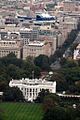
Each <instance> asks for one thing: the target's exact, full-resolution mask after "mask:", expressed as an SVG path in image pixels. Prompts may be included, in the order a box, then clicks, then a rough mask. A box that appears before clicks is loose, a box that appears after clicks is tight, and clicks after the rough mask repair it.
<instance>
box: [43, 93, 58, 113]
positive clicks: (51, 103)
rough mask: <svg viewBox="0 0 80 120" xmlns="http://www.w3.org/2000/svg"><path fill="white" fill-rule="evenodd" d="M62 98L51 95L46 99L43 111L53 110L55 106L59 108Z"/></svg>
mask: <svg viewBox="0 0 80 120" xmlns="http://www.w3.org/2000/svg"><path fill="white" fill-rule="evenodd" d="M59 102H60V98H59V96H58V95H56V94H53V93H49V95H47V96H45V97H44V101H43V109H44V110H45V112H46V111H48V110H50V109H53V108H54V107H55V106H58V105H59Z"/></svg>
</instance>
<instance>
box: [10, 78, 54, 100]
mask: <svg viewBox="0 0 80 120" xmlns="http://www.w3.org/2000/svg"><path fill="white" fill-rule="evenodd" d="M9 86H10V87H18V88H19V89H20V90H21V91H22V93H23V95H24V98H25V99H26V100H27V101H33V100H35V99H36V98H37V96H38V94H39V92H41V90H42V89H47V90H49V92H50V93H56V81H54V82H51V81H46V80H45V79H43V80H42V79H28V78H25V79H24V78H23V79H21V80H11V81H10V83H9Z"/></svg>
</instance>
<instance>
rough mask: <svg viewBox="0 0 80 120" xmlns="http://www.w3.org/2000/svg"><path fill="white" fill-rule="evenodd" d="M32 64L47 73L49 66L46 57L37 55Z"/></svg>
mask: <svg viewBox="0 0 80 120" xmlns="http://www.w3.org/2000/svg"><path fill="white" fill-rule="evenodd" d="M34 63H35V65H36V66H38V67H40V68H41V70H43V71H48V70H49V69H50V66H49V58H48V56H46V55H39V56H38V57H36V58H35V60H34Z"/></svg>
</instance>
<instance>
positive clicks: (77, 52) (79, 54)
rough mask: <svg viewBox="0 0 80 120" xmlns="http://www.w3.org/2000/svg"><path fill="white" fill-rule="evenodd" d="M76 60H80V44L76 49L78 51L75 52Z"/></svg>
mask: <svg viewBox="0 0 80 120" xmlns="http://www.w3.org/2000/svg"><path fill="white" fill-rule="evenodd" d="M73 59H74V60H79V59H80V44H79V45H78V46H77V47H76V50H74V56H73Z"/></svg>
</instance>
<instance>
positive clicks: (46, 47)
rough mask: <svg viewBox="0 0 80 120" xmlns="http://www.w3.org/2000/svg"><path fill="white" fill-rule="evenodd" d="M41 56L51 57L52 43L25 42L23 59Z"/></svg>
mask: <svg viewBox="0 0 80 120" xmlns="http://www.w3.org/2000/svg"><path fill="white" fill-rule="evenodd" d="M40 54H43V55H47V56H50V55H51V47H50V43H47V42H45V41H29V40H27V39H25V40H24V46H23V59H26V57H27V56H33V57H37V56H39V55H40Z"/></svg>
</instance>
